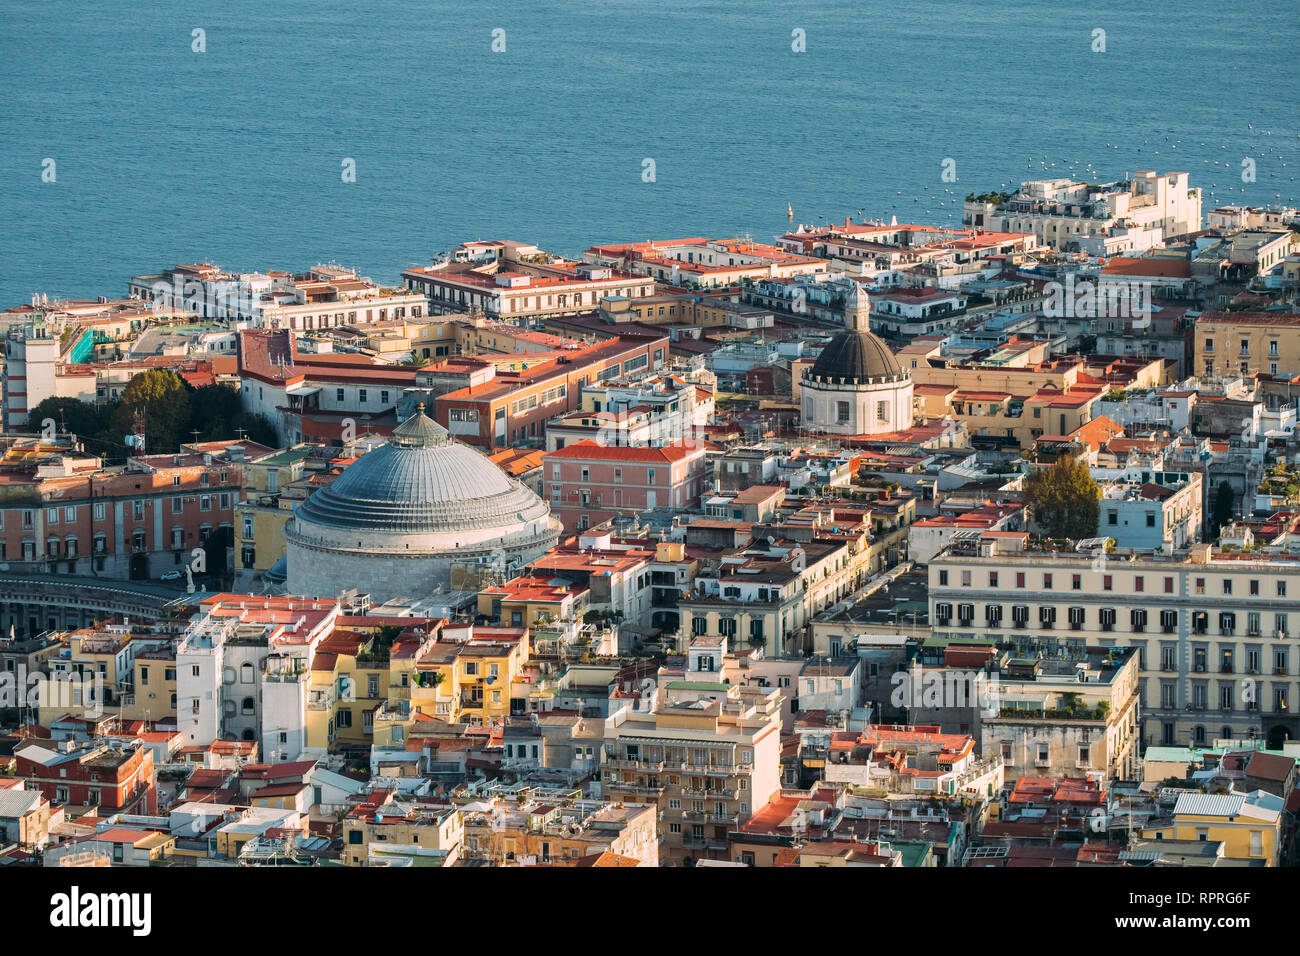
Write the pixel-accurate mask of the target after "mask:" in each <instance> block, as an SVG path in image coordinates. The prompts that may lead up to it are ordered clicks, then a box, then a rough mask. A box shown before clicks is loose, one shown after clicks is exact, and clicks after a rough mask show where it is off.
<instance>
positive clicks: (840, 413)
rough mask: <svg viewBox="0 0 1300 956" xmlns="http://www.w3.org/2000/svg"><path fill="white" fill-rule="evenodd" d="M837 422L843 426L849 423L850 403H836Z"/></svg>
mask: <svg viewBox="0 0 1300 956" xmlns="http://www.w3.org/2000/svg"><path fill="white" fill-rule="evenodd" d="M835 420H836V421H837V422H840V423H841V424H842V423H845V422H847V421H848V420H849V403H848V402H836V403H835Z"/></svg>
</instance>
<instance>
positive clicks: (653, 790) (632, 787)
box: [609, 780, 664, 797]
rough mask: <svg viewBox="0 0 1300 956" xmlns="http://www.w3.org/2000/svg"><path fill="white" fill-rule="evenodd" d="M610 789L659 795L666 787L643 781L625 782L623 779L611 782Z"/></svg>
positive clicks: (640, 794) (653, 795)
mask: <svg viewBox="0 0 1300 956" xmlns="http://www.w3.org/2000/svg"><path fill="white" fill-rule="evenodd" d="M609 789H610V790H611V791H617V792H620V793H621V792H624V791H626V792H628V793H635V794H637V795H639V796H643V797H658V796H660V795H661V794H662V793H663V792H664V788H663V787H660V786H653V785H650V784H643V783H624V782H623V781H621V780H620V781H617V782H615V781H613V780H611V781H610V782H609Z"/></svg>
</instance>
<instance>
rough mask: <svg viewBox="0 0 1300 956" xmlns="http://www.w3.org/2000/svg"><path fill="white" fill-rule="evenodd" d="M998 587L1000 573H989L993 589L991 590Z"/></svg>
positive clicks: (990, 584) (990, 585)
mask: <svg viewBox="0 0 1300 956" xmlns="http://www.w3.org/2000/svg"><path fill="white" fill-rule="evenodd" d="M997 586H998V573H997V572H996V571H990V572H989V587H991V588H995V587H997Z"/></svg>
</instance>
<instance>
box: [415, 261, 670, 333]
mask: <svg viewBox="0 0 1300 956" xmlns="http://www.w3.org/2000/svg"><path fill="white" fill-rule="evenodd" d="M402 282H403V283H404V284H405V286H406V288H407V289H409V290H411V291H413V292H420V293H422V294H423V295H425V296H427V297H428V300H429V307H430V309H432V310H433V311H434V312H435V313H448V312H472V311H479V312H484V313H486V314H487V315H489V316H491V317H494V318H496V319H499V320H500V321H502V322H509V323H511V324H513V325H522V326H526V327H532V328H540V327H541V323H542V321H543V320H545V319H547V318H551V317H555V316H562V315H577V314H580V313H584V312H594V311H595V310H596V308H597V307H598V306H599V305H600V301H601V299H604V298H606V297H609V296H623V297H626V298H629V299H633V298H639V297H642V296H648V295H650V294H651V293H652V292H653V291H654V283H653V282H652V281H650V280H649V279H647V278H646V277H645V276H643V275H636V274H634V273H632V272H627V271H624V270H622V269H614V268H610V267H609V266H607V265H604V264H601V263H593V262H571V261H569V260H566V259H563V258H561V257H559V256H554V255H551V254H549V253H546V252H543V251H542V250H541V249H539V248H538V247H537V246H534V245H529V244H527V243H521V242H511V241H501V242H473V243H464V244H463V245H461V246H460V247H459V248H458V249H456V250H454V251H453V252H452V254H451V257H450V258H449V259H448V260H447V261H444V262H439V263H436V264H435V265H432V266H426V267H423V268H419V269H408V270H407V271H405V272H403V273H402Z"/></svg>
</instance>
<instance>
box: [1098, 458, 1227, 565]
mask: <svg viewBox="0 0 1300 956" xmlns="http://www.w3.org/2000/svg"><path fill="white" fill-rule="evenodd" d="M1130 477H1131V478H1133V479H1136V480H1129V479H1130ZM1202 497H1203V495H1202V490H1201V476H1200V475H1199V474H1198V473H1196V472H1164V471H1159V472H1158V471H1144V472H1141V473H1140V474H1137V475H1132V476H1129V475H1125V476H1123V477H1121V478H1120V479H1118V480H1111V481H1105V480H1103V481H1102V482H1101V510H1100V512H1099V514H1098V518H1097V535H1098V536H1099V537H1102V538H1114V539H1115V545H1116V546H1117V547H1120V548H1136V549H1137V550H1139V551H1158V550H1161V549H1163V550H1165V551H1173V550H1175V549H1177V548H1185V547H1187V546H1189V545H1192V544H1196V543H1197V542H1199V541H1200V539H1201V523H1202V511H1201V502H1202Z"/></svg>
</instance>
